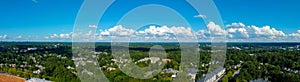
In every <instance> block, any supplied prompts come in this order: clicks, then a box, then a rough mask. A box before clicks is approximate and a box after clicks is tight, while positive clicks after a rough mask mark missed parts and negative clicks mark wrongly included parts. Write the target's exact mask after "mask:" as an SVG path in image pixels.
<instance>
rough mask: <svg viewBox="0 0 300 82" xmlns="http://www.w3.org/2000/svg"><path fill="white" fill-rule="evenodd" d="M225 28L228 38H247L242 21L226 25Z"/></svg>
mask: <svg viewBox="0 0 300 82" xmlns="http://www.w3.org/2000/svg"><path fill="white" fill-rule="evenodd" d="M226 28H227V33H228V37H230V38H249V34H248V31H247V29H246V27H245V25H244V24H243V23H232V24H229V25H226Z"/></svg>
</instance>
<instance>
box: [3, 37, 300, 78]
mask: <svg viewBox="0 0 300 82" xmlns="http://www.w3.org/2000/svg"><path fill="white" fill-rule="evenodd" d="M0 44H1V45H0V64H1V65H0V72H1V73H7V74H11V75H16V76H19V77H23V78H32V77H35V78H42V79H46V80H51V81H55V82H80V79H79V78H78V77H77V76H76V74H77V73H78V72H77V71H76V70H75V69H71V68H68V67H73V68H75V64H74V63H73V61H72V44H71V43H25V42H24V43H17V42H15V43H13V42H10V43H0ZM153 45H161V46H163V47H164V48H165V50H166V52H167V58H168V59H172V61H169V62H167V64H166V65H165V66H164V68H172V69H174V70H179V67H180V66H179V64H180V61H181V55H180V48H179V44H178V43H132V44H130V47H129V49H130V56H131V58H132V59H133V61H138V60H140V59H143V58H146V57H149V49H150V47H151V46H153ZM297 45H300V43H228V44H227V46H228V49H227V54H226V57H227V58H226V62H225V64H224V67H225V68H226V74H225V75H224V77H223V78H222V79H221V81H222V82H247V81H251V80H257V79H261V78H263V79H264V78H267V79H268V80H269V81H272V82H273V81H274V82H283V81H284V82H300V50H299V46H297ZM233 47H238V48H240V49H236V48H233ZM28 48H37V49H34V50H28ZM110 48H111V46H110V43H96V49H95V50H96V52H105V53H101V54H97V57H98V64H99V66H100V67H103V68H102V69H101V70H102V71H103V72H104V74H105V75H106V77H107V78H108V79H109V80H110V81H111V82H120V81H125V82H128V81H130V82H140V81H149V82H170V81H172V80H173V79H174V78H172V77H171V76H172V73H162V72H160V73H158V75H156V76H154V77H153V78H150V79H136V78H132V77H130V76H127V75H126V74H125V73H123V72H122V71H121V70H120V69H118V66H117V65H116V64H115V63H114V62H113V61H112V59H114V58H113V56H112V55H111V50H110ZM199 48H200V49H201V51H199V53H200V55H201V56H200V60H201V62H199V65H198V66H199V67H198V70H201V71H198V72H197V76H196V78H197V79H200V78H203V77H204V75H205V74H206V73H207V70H208V66H203V65H202V64H209V62H210V54H211V53H210V49H211V48H210V44H209V43H200V46H199ZM24 50H25V51H24ZM149 62H150V61H146V62H139V63H136V65H138V66H139V67H146V66H148V65H149ZM105 67H113V68H116V69H115V70H108V69H107V68H105ZM36 70H41V72H39V73H34V71H36Z"/></svg>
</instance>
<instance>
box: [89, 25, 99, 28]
mask: <svg viewBox="0 0 300 82" xmlns="http://www.w3.org/2000/svg"><path fill="white" fill-rule="evenodd" d="M97 27H98V26H96V25H89V28H97Z"/></svg>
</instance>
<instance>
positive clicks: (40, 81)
mask: <svg viewBox="0 0 300 82" xmlns="http://www.w3.org/2000/svg"><path fill="white" fill-rule="evenodd" d="M26 82H51V81H48V80H45V79H39V78H30V79H28V80H26Z"/></svg>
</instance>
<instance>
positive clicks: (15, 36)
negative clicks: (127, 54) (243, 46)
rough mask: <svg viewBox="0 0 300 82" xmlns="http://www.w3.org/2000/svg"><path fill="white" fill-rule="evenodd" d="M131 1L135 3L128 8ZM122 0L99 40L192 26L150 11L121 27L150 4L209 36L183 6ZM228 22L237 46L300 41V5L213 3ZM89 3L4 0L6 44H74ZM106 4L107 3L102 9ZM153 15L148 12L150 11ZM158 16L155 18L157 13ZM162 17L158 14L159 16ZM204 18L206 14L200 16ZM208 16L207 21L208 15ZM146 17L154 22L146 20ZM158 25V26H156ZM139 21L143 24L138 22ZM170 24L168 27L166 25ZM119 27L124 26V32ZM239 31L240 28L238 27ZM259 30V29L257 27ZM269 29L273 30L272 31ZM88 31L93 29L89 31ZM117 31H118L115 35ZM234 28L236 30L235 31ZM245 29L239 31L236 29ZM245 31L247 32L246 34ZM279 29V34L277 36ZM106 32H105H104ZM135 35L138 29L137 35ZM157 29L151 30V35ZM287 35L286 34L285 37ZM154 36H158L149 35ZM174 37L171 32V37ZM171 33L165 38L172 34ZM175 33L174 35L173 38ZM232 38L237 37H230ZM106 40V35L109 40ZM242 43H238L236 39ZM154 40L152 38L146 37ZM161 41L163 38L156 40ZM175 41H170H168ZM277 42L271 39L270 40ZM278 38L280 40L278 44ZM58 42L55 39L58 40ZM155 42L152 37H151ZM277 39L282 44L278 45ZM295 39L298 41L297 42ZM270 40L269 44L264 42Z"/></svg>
mask: <svg viewBox="0 0 300 82" xmlns="http://www.w3.org/2000/svg"><path fill="white" fill-rule="evenodd" d="M128 1H130V2H128ZM128 1H127V0H118V1H116V2H115V3H113V4H112V6H111V7H109V8H108V10H107V11H106V13H105V14H104V16H103V18H102V20H101V21H100V24H99V26H97V27H98V28H97V31H96V32H97V33H99V36H101V34H102V35H103V36H101V37H102V39H101V40H108V39H103V38H104V37H105V36H106V37H107V36H109V35H111V34H112V33H113V32H119V31H122V32H124V31H129V32H126V33H129V34H137V33H133V32H131V30H132V29H131V28H137V27H142V26H140V25H142V23H145V22H150V23H151V22H153V21H154V22H159V23H161V24H162V25H161V26H157V27H156V28H155V29H152V31H153V30H154V31H155V30H158V29H159V30H161V27H162V26H166V28H170V29H167V30H169V31H172V29H171V28H172V26H176V27H178V28H175V27H174V28H173V30H174V29H180V28H179V27H186V29H188V27H189V25H188V24H185V23H183V22H182V21H178V20H181V17H180V16H176V14H172V13H174V12H173V11H172V10H170V11H168V10H167V9H164V8H161V7H159V6H158V7H151V6H149V7H144V9H140V10H138V9H137V11H136V12H135V13H138V14H137V15H138V16H137V17H135V15H134V14H133V15H128V17H127V18H131V19H130V20H126V22H123V23H120V24H116V22H118V19H119V18H121V17H122V16H124V14H126V13H128V12H127V11H129V10H131V9H132V8H136V7H138V6H140V5H144V4H149V3H151V4H153V3H155V4H158V5H159V4H164V5H166V6H169V8H171V9H175V10H176V9H178V10H179V11H177V12H179V13H180V14H181V15H182V17H184V18H186V20H187V21H188V22H189V23H190V24H191V25H192V26H193V25H195V26H199V27H191V29H192V30H194V31H195V32H198V34H199V36H207V34H206V33H202V35H201V32H203V31H201V30H205V29H206V28H205V27H206V26H208V25H206V24H204V22H203V20H202V18H203V17H202V18H201V17H195V16H196V15H198V14H199V13H197V12H196V11H195V10H194V9H193V8H192V6H190V5H189V4H188V3H187V2H185V1H183V0H178V1H174V0H163V1H162V0H143V1H141V0H128ZM213 1H214V2H215V4H216V6H217V8H218V10H219V12H220V14H221V16H222V19H223V22H224V24H225V25H226V27H228V29H231V30H232V31H231V32H228V33H229V35H231V36H229V39H232V41H236V40H245V38H242V39H241V37H243V36H237V35H241V34H242V35H243V34H244V35H245V36H244V37H246V39H251V40H255V38H256V37H262V36H264V37H266V39H269V40H272V41H274V40H279V39H282V38H284V39H289V40H290V41H295V40H298V39H297V38H300V31H299V33H298V31H297V30H300V23H299V21H300V16H299V14H300V6H298V4H300V1H299V0H272V1H270V0H213ZM83 2H84V1H83V0H3V1H2V2H1V3H0V10H1V11H2V12H1V13H0V18H1V19H0V22H1V23H0V39H1V40H45V41H63V40H68V39H70V37H69V35H72V34H71V32H72V31H73V25H74V22H75V20H76V16H77V13H78V11H79V9H80V7H81V4H82V3H83ZM100 4H101V3H100ZM147 10H148V11H147ZM151 11H153V12H151ZM155 13H156V14H155ZM200 14H201V13H200ZM203 16H205V15H203ZM141 17H148V18H145V19H149V18H153V21H151V19H149V20H144V21H143V20H142V19H143V18H141ZM155 19H157V20H155ZM137 20H138V21H137ZM166 21H167V22H166ZM118 25H119V26H118ZM237 26H238V27H237ZM254 26H255V27H254ZM268 26H270V27H269V28H268ZM87 27H88V26H87ZM114 28H115V29H114ZM147 28H148V26H147V25H146V27H145V28H144V29H141V30H142V31H141V32H146V30H147ZM233 28H234V29H233ZM236 28H239V29H236ZM241 28H244V29H245V30H247V34H245V31H242V30H243V29H241ZM273 28H274V30H273ZM100 30H101V31H100ZM133 30H134V29H133ZM149 30H151V29H148V31H149ZM281 32H282V33H281ZM146 33H148V34H154V35H155V33H153V32H146ZM168 33H170V32H168ZM168 33H166V32H165V34H168ZM171 33H174V32H171ZM230 33H231V34H230ZM105 34H106V35H105ZM235 35H236V37H235V38H234V37H233V36H235ZM145 36H148V35H145ZM155 36H157V34H156V35H155ZM168 36H169V35H168ZM269 37H271V38H269ZM274 37H275V38H274ZM52 38H55V39H52ZM147 38H151V37H147ZM276 38H277V39H276ZM291 38H292V39H291ZM260 40H264V39H260Z"/></svg>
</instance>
